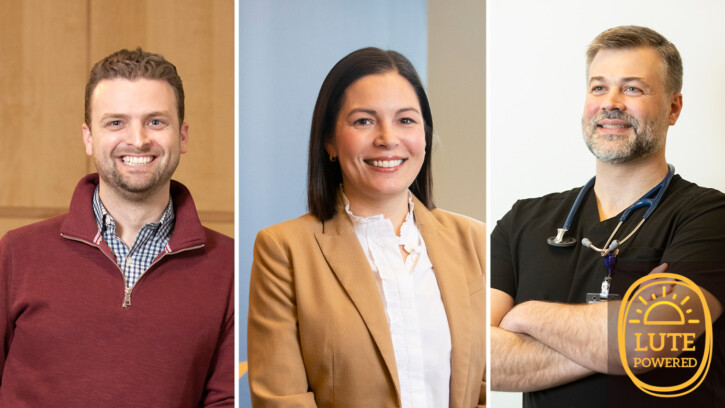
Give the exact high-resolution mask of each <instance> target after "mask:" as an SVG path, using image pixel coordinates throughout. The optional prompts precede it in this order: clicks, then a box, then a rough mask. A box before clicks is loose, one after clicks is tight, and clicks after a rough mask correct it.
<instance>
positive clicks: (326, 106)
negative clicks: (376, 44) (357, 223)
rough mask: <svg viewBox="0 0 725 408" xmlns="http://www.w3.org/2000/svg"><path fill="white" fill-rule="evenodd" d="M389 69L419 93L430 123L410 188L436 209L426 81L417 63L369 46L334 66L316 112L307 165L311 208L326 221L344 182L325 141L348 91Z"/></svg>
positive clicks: (424, 120)
mask: <svg viewBox="0 0 725 408" xmlns="http://www.w3.org/2000/svg"><path fill="white" fill-rule="evenodd" d="M387 72H395V73H397V74H398V75H400V76H402V77H403V78H405V80H407V81H408V83H410V85H411V86H412V87H413V90H414V91H415V93H416V96H418V102H419V103H420V109H421V115H422V116H423V122H424V126H425V159H423V165H422V166H421V169H420V172H418V175H417V176H416V178H415V180H414V181H413V184H412V185H411V186H410V191H411V192H412V193H413V195H415V196H416V197H417V198H418V199H419V200H420V201H421V202H422V203H423V204H424V205H425V206H426V207H428V208H429V209H432V208H435V205H434V204H433V176H432V172H431V162H432V157H431V153H432V151H431V149H432V147H431V146H432V145H433V116H432V115H431V111H430V104H429V103H428V96H427V95H426V93H425V89H423V83H422V82H421V80H420V77H419V76H418V73H417V72H416V71H415V68H414V67H413V64H412V63H411V62H410V61H409V60H408V59H407V58H405V57H404V56H403V55H402V54H399V53H397V52H395V51H384V50H381V49H379V48H373V47H368V48H362V49H359V50H357V51H353V52H352V53H350V54H348V55H347V56H346V57H344V58H343V59H341V60H340V61H338V62H337V64H335V66H334V67H332V69H331V70H330V72H329V73H328V74H327V77H326V78H325V80H324V82H323V83H322V87H321V88H320V93H319V94H318V96H317V103H316V104H315V110H314V112H313V114H312V128H311V129H310V147H309V152H308V153H309V159H308V168H307V208H308V210H309V211H310V213H311V214H312V215H314V216H315V217H317V218H319V219H320V220H321V221H326V220H329V219H330V218H332V217H333V216H334V215H335V210H336V204H337V192H338V190H339V188H340V184H341V183H342V169H341V168H340V163H339V162H337V161H336V162H332V161H331V160H329V158H328V154H327V151H326V150H325V145H326V143H328V142H329V141H330V140H331V139H332V138H334V127H335V122H336V121H337V116H338V114H339V113H340V109H341V107H342V104H343V100H344V97H345V90H347V88H348V87H349V86H350V85H352V83H353V82H355V81H357V80H358V79H360V78H362V77H365V76H368V75H376V74H384V73H387Z"/></svg>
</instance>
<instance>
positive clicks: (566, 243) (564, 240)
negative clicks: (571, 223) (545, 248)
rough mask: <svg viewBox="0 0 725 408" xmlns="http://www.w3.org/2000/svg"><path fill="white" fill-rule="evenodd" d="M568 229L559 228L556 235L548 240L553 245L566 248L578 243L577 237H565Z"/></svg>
mask: <svg viewBox="0 0 725 408" xmlns="http://www.w3.org/2000/svg"><path fill="white" fill-rule="evenodd" d="M566 231H567V230H566V229H564V228H557V232H556V236H555V237H549V238H546V242H547V243H548V244H549V245H551V246H555V247H560V248H566V247H570V246H574V245H576V238H572V237H564V234H566Z"/></svg>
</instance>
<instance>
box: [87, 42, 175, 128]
mask: <svg viewBox="0 0 725 408" xmlns="http://www.w3.org/2000/svg"><path fill="white" fill-rule="evenodd" d="M114 78H124V79H130V80H133V79H136V78H146V79H163V80H164V81H166V82H168V83H169V85H171V89H173V90H174V95H176V104H177V106H176V107H177V112H178V114H179V126H181V124H182V123H184V86H183V85H182V83H181V78H180V77H179V74H178V73H177V72H176V66H174V64H172V63H170V62H169V61H167V60H166V59H165V58H164V57H163V56H161V55H159V54H153V53H150V52H146V51H144V50H142V49H141V47H138V48H136V49H135V50H133V51H129V50H127V49H125V48H124V49H122V50H120V51H116V52H114V53H113V54H111V55H109V56H107V57H106V58H104V59H102V60H100V61H98V62H97V63H96V65H94V66H93V68H92V69H91V74H90V76H89V77H88V83H87V84H86V112H85V118H84V119H85V123H86V124H87V125H88V127H90V126H91V96H92V95H93V90H94V89H96V85H98V83H99V82H100V81H101V80H104V79H114Z"/></svg>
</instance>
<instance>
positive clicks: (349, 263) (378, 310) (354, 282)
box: [315, 207, 400, 400]
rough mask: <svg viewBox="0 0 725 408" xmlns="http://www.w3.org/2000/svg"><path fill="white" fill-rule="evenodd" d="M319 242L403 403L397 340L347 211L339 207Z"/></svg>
mask: <svg viewBox="0 0 725 408" xmlns="http://www.w3.org/2000/svg"><path fill="white" fill-rule="evenodd" d="M315 239H316V240H317V243H318V245H319V246H320V250H321V251H322V254H323V256H324V257H325V259H326V260H327V263H328V264H329V265H330V269H332V272H333V273H334V274H335V275H336V276H337V279H338V280H339V281H340V283H341V284H342V286H343V288H344V289H345V291H346V292H347V294H348V295H349V296H350V299H351V300H352V302H353V304H354V305H355V307H356V308H357V310H358V312H359V313H360V316H362V318H363V321H365V324H366V326H367V328H368V330H369V331H370V335H371V336H372V338H373V340H374V341H375V344H376V345H377V347H378V350H380V354H381V355H382V357H383V360H384V361H385V364H386V366H387V368H388V373H389V375H390V379H391V380H392V381H393V384H394V385H395V392H396V394H397V396H398V400H400V384H399V382H398V370H397V367H396V365H395V353H394V352H393V339H392V337H391V336H390V328H389V327H388V319H387V317H386V314H385V308H384V307H383V302H382V300H381V299H380V295H379V293H380V292H379V291H378V286H377V284H376V283H375V278H374V277H373V272H372V270H371V269H370V266H369V262H368V259H367V257H366V256H365V253H364V252H363V250H362V247H361V246H360V241H359V240H358V238H357V235H356V234H355V230H354V229H353V226H352V222H351V221H350V219H349V217H348V216H347V214H346V213H345V211H344V209H342V208H340V207H338V211H337V213H336V214H335V216H334V217H333V218H332V220H330V221H325V222H324V223H323V232H317V233H315Z"/></svg>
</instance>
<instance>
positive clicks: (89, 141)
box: [81, 123, 93, 156]
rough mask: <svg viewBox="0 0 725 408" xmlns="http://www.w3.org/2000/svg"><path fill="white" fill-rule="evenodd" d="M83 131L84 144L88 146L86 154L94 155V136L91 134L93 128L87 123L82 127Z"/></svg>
mask: <svg viewBox="0 0 725 408" xmlns="http://www.w3.org/2000/svg"><path fill="white" fill-rule="evenodd" d="M81 129H82V130H83V144H84V145H85V146H86V154H87V155H88V156H92V155H93V135H92V134H91V128H90V126H88V125H87V124H86V123H84V124H83V126H81Z"/></svg>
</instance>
